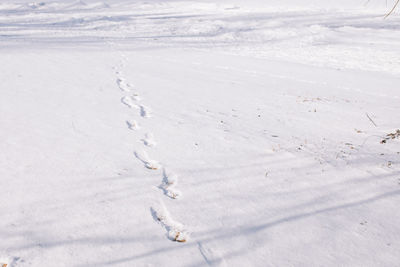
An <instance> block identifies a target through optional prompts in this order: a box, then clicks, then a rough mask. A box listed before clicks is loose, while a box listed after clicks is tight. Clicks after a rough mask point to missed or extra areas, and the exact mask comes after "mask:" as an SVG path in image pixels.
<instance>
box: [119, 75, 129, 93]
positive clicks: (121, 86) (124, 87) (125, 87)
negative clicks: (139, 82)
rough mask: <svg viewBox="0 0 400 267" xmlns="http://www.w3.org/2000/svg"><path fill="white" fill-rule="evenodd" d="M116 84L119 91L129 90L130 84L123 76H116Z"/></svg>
mask: <svg viewBox="0 0 400 267" xmlns="http://www.w3.org/2000/svg"><path fill="white" fill-rule="evenodd" d="M117 84H118V87H119V89H121V91H124V92H130V91H131V88H132V86H131V85H130V84H129V83H127V82H126V81H125V79H124V78H117Z"/></svg>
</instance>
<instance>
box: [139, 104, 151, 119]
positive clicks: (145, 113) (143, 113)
mask: <svg viewBox="0 0 400 267" xmlns="http://www.w3.org/2000/svg"><path fill="white" fill-rule="evenodd" d="M140 116H142V117H144V118H150V117H151V112H150V109H149V108H148V107H146V106H143V105H140Z"/></svg>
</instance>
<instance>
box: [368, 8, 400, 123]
mask: <svg viewBox="0 0 400 267" xmlns="http://www.w3.org/2000/svg"><path fill="white" fill-rule="evenodd" d="M399 1H400V0H399ZM365 115H367V118H368V119H369V120H370V121H371V122H372V124H373V125H375V127H378V126H377V125H376V123H375V122H374V121H373V120H372V119H371V117H370V116H369V115H368V113H365Z"/></svg>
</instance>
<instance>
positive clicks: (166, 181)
mask: <svg viewBox="0 0 400 267" xmlns="http://www.w3.org/2000/svg"><path fill="white" fill-rule="evenodd" d="M177 183H178V176H177V175H176V174H175V173H172V172H168V171H167V170H166V169H164V170H163V181H162V184H161V185H160V186H159V188H160V189H162V190H163V191H164V194H165V195H166V196H168V197H170V198H173V199H177V198H179V197H180V196H181V192H180V191H178V190H176V189H175V186H176V184H177Z"/></svg>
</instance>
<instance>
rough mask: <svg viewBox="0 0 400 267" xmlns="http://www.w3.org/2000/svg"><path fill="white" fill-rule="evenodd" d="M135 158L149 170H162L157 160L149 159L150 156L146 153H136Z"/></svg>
mask: <svg viewBox="0 0 400 267" xmlns="http://www.w3.org/2000/svg"><path fill="white" fill-rule="evenodd" d="M135 157H136V158H137V159H138V160H140V161H141V162H142V163H143V164H144V166H145V167H146V168H147V169H150V170H158V169H160V168H161V164H160V163H158V162H157V161H155V160H151V159H149V156H148V155H147V153H146V152H145V151H143V153H142V154H141V155H139V153H137V152H136V151H135Z"/></svg>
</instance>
